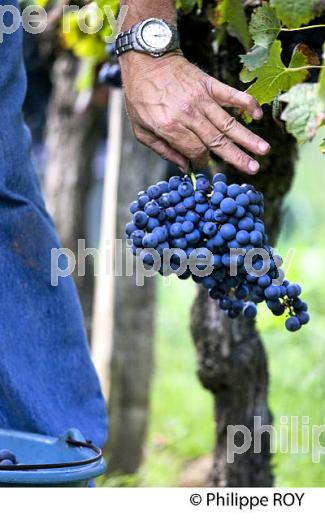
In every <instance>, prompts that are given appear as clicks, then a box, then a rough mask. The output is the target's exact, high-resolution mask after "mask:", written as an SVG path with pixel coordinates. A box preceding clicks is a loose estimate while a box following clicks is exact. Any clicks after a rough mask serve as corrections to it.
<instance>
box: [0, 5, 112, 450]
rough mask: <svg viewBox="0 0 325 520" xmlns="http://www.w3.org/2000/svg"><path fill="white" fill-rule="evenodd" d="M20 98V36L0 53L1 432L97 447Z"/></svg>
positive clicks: (94, 406) (95, 401)
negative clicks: (75, 438)
mask: <svg viewBox="0 0 325 520" xmlns="http://www.w3.org/2000/svg"><path fill="white" fill-rule="evenodd" d="M11 3H12V4H13V5H16V4H15V3H14V2H12V0H9V1H8V0H0V5H8V4H11ZM16 6H17V5H16ZM7 23H8V24H9V23H11V17H10V16H9V18H8V20H7ZM25 89H26V79H25V72H24V68H23V63H22V33H21V30H19V31H16V32H14V33H13V34H11V35H4V40H3V42H2V43H0V428H6V429H7V428H13V429H17V430H24V431H31V432H38V433H44V434H48V435H60V434H62V433H65V431H66V430H68V429H69V428H71V427H74V428H79V429H80V430H81V432H82V433H83V434H84V436H85V437H86V438H87V439H91V440H92V441H93V442H94V443H96V444H97V445H99V446H101V445H103V443H104V441H105V438H106V429H107V418H106V411H105V404H104V401H103V398H102V394H101V391H100V386H99V382H98V379H97V375H96V373H95V370H94V367H93V365H92V363H91V360H90V356H89V348H88V344H87V340H86V335H85V331H84V326H83V319H82V314H81V309H80V304H79V300H78V296H77V293H76V289H75V286H74V283H73V281H72V279H71V278H70V277H69V278H61V279H60V280H59V285H58V286H57V287H53V286H52V285H51V249H52V248H56V247H60V244H59V241H58V238H57V235H56V232H55V229H54V227H53V223H52V221H51V219H50V217H49V216H48V214H47V212H46V209H45V206H44V202H43V198H42V194H41V191H40V187H39V183H38V180H37V176H36V174H35V171H34V168H33V166H32V163H31V159H30V144H31V143H30V134H29V131H28V130H27V128H26V127H25V126H24V123H23V118H22V103H23V100H24V96H25Z"/></svg>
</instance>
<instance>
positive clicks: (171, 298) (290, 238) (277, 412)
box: [109, 143, 325, 487]
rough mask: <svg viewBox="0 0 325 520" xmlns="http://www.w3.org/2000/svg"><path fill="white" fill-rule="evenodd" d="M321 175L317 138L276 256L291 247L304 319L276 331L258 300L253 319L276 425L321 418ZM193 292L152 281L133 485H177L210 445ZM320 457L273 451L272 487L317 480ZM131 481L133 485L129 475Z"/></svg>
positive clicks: (209, 407)
mask: <svg viewBox="0 0 325 520" xmlns="http://www.w3.org/2000/svg"><path fill="white" fill-rule="evenodd" d="M279 174H281V172H279ZM323 176H325V157H324V156H321V154H320V153H319V150H318V149H317V144H315V143H314V144H308V145H305V146H304V147H303V148H302V149H301V154H300V159H299V161H298V164H297V176H296V180H295V184H294V186H293V189H292V192H291V194H290V195H289V196H288V198H287V201H286V214H285V224H284V227H283V232H282V235H281V238H280V241H279V245H278V250H279V252H280V253H281V254H282V255H283V256H286V254H287V251H288V250H289V249H290V248H292V249H294V250H295V254H294V259H293V262H292V265H291V268H290V271H289V275H288V276H289V278H290V279H291V280H292V281H295V282H299V283H301V284H302V286H303V288H304V299H305V300H306V301H308V303H309V306H310V310H311V314H312V322H311V324H310V325H309V326H308V327H306V328H305V329H304V330H302V331H301V332H298V333H296V334H290V333H287V332H286V331H285V330H284V329H283V321H282V320H281V319H279V318H275V317H273V316H272V315H271V314H270V313H269V312H268V311H266V309H264V306H261V311H260V315H259V319H258V326H259V328H260V330H261V333H262V336H263V339H264V341H265V344H266V348H267V352H268V358H269V368H270V374H271V383H270V404H271V408H272V412H273V414H274V417H275V425H276V426H277V427H279V425H280V418H281V416H288V417H289V422H290V418H291V417H293V416H297V417H298V418H299V425H301V420H302V419H301V418H302V416H308V417H309V418H310V419H309V420H310V424H313V425H322V424H325V385H324V380H325V356H324V353H325V332H324V331H325V313H324V309H323V307H324V290H325V284H324V258H325V204H324V194H323V193H324V188H323V186H324V181H325V178H324V177H323ZM194 295H195V287H194V286H193V284H191V282H180V281H177V280H173V281H172V282H171V283H170V285H168V286H166V285H164V282H163V281H161V282H160V285H159V305H158V319H157V333H156V372H155V377H154V384H153V390H152V402H151V418H150V428H149V432H148V439H147V443H146V450H145V459H144V463H143V465H142V467H141V469H140V471H139V474H138V475H137V484H138V485H140V486H154V487H155V486H177V485H178V483H179V479H180V475H181V473H182V470H183V468H184V466H185V464H186V462H187V461H189V460H191V459H195V458H197V457H199V456H201V455H206V454H209V453H211V452H212V449H213V443H214V423H213V403H212V398H211V396H210V394H209V393H208V392H206V391H205V390H203V389H202V388H201V386H200V384H199V382H198V380H197V378H196V374H195V371H196V360H195V350H194V346H193V344H192V341H191V338H190V333H189V312H190V306H191V302H192V301H193V298H194ZM323 440H324V439H323ZM299 443H300V445H301V435H300V438H299ZM324 445H325V442H324ZM300 450H301V446H300ZM323 459H324V460H323ZM323 459H321V461H320V463H319V464H315V463H312V460H311V453H308V454H305V455H304V454H297V455H295V454H291V455H290V454H284V453H277V454H276V455H275V457H274V464H275V475H276V483H277V485H279V486H303V487H305V486H319V487H322V486H325V458H324V457H323ZM131 482H132V483H133V484H134V480H133V481H132V479H131ZM109 485H114V484H113V483H111V484H109ZM115 485H116V484H115ZM125 485H130V484H128V482H125ZM131 485H132V484H131Z"/></svg>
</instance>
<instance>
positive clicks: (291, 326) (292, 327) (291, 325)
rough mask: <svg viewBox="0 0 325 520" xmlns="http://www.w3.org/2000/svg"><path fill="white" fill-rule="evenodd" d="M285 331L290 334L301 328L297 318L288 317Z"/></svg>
mask: <svg viewBox="0 0 325 520" xmlns="http://www.w3.org/2000/svg"><path fill="white" fill-rule="evenodd" d="M285 326H286V329H287V330H288V331H290V332H296V331H297V330H299V329H300V328H301V323H300V321H299V318H297V317H296V316H290V318H288V319H287V321H286V323H285Z"/></svg>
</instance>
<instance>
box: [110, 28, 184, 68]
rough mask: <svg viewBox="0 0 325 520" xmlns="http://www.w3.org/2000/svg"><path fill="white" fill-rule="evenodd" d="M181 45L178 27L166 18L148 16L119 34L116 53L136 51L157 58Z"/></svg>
mask: <svg viewBox="0 0 325 520" xmlns="http://www.w3.org/2000/svg"><path fill="white" fill-rule="evenodd" d="M179 47H180V45H179V35H178V31H177V27H175V26H174V25H172V24H171V23H169V22H166V20H160V19H159V18H148V19H147V20H142V21H141V22H139V23H137V24H136V25H134V26H133V27H131V29H129V30H128V31H126V32H122V33H120V34H119V35H118V36H117V38H116V43H115V53H116V56H121V54H123V53H124V52H127V51H136V52H143V53H145V54H149V55H150V56H153V57H155V58H157V57H159V56H163V55H164V54H166V53H167V52H170V51H173V50H177V49H179Z"/></svg>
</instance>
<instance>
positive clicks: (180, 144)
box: [154, 114, 209, 169]
mask: <svg viewBox="0 0 325 520" xmlns="http://www.w3.org/2000/svg"><path fill="white" fill-rule="evenodd" d="M201 118H202V116H201ZM192 119H196V118H195V117H193V118H192V117H188V116H186V115H185V114H184V115H183V120H184V121H186V120H188V121H191V120H192ZM154 131H155V134H156V136H157V138H159V139H161V138H163V140H164V141H166V142H167V143H168V144H169V146H170V147H172V148H174V149H176V150H177V151H178V152H179V153H180V154H181V155H182V156H184V157H187V159H188V160H189V161H191V163H192V165H193V167H194V168H195V169H204V168H205V167H206V166H207V165H208V162H209V152H208V149H207V147H206V146H204V144H203V142H202V140H200V138H199V137H198V135H196V133H195V132H192V131H191V130H190V127H189V125H186V126H184V124H183V121H182V123H181V122H180V120H176V119H174V120H171V121H169V122H166V121H165V122H164V124H162V125H160V126H159V127H157V128H156V129H155V130H154Z"/></svg>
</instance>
